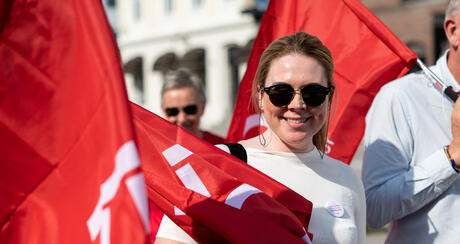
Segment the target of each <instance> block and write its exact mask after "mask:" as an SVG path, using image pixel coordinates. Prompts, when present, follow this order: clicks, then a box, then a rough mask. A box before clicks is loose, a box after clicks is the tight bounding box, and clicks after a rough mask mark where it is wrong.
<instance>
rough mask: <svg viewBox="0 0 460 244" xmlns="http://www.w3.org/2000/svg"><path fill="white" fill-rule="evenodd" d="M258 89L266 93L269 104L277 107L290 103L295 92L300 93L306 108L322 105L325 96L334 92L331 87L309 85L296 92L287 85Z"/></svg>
mask: <svg viewBox="0 0 460 244" xmlns="http://www.w3.org/2000/svg"><path fill="white" fill-rule="evenodd" d="M260 89H261V90H262V91H264V92H265V93H267V95H268V97H269V99H270V102H271V103H272V104H273V105H275V106H277V107H282V106H286V105H288V104H289V103H291V101H292V99H293V98H294V95H295V93H296V92H300V94H301V95H302V99H303V101H304V102H305V104H306V105H307V106H309V107H318V106H319V105H321V104H323V102H324V100H325V99H326V96H327V95H329V94H331V93H332V91H333V90H334V88H333V87H325V86H322V85H319V84H309V85H306V86H304V87H302V88H300V89H297V90H296V89H294V88H293V87H292V86H291V85H288V84H277V85H273V86H269V87H263V86H262V85H261V86H260Z"/></svg>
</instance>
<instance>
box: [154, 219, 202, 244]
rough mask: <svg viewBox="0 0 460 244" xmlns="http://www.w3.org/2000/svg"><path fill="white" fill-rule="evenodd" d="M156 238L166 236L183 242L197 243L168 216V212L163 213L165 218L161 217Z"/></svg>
mask: <svg viewBox="0 0 460 244" xmlns="http://www.w3.org/2000/svg"><path fill="white" fill-rule="evenodd" d="M156 238H165V239H170V240H175V241H180V242H183V243H197V242H196V241H195V240H193V238H192V237H190V236H189V235H188V234H187V233H186V232H185V231H183V230H182V229H181V228H180V227H179V226H178V225H176V224H175V223H174V222H173V221H172V220H171V219H170V218H168V216H166V214H165V215H163V219H161V223H160V228H159V229H158V233H157V235H156Z"/></svg>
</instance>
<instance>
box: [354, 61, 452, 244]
mask: <svg viewBox="0 0 460 244" xmlns="http://www.w3.org/2000/svg"><path fill="white" fill-rule="evenodd" d="M446 56H447V55H446V54H444V55H443V56H442V57H441V58H439V59H438V61H437V63H436V66H433V67H431V69H432V70H433V71H434V72H436V73H437V74H438V75H439V76H440V78H441V80H443V81H444V83H446V85H448V86H452V87H453V88H454V89H455V90H456V91H458V89H459V88H460V87H459V85H458V84H457V82H456V81H455V79H454V77H453V76H452V74H451V73H450V71H449V69H448V67H447V63H446ZM453 106H454V104H453V103H452V101H450V100H449V98H447V97H446V96H445V95H443V94H442V93H441V92H440V90H439V89H438V88H436V87H435V86H434V85H433V84H432V82H431V81H430V80H429V79H427V77H426V75H425V74H424V73H422V72H418V73H413V74H409V75H407V76H404V77H403V78H401V79H399V80H396V81H394V82H390V83H388V84H387V85H385V86H384V87H383V88H382V89H381V90H380V92H379V93H378V95H377V96H376V97H375V99H374V102H373V104H372V107H371V109H370V110H369V113H368V114H367V117H366V133H365V137H364V142H365V153H364V164H363V171H362V173H363V181H364V185H365V188H366V198H367V211H368V216H367V221H368V224H369V225H370V226H372V227H380V226H383V225H385V224H387V223H389V222H390V226H389V231H388V236H387V242H389V243H460V234H459V233H460V227H459V223H460V220H459V218H458V214H457V209H460V197H459V195H460V181H459V180H457V178H458V174H457V173H456V172H455V171H454V169H453V168H452V166H451V164H450V162H449V160H448V159H447V157H446V155H445V153H444V150H443V146H444V145H447V144H450V142H451V140H452V134H451V117H450V116H451V113H452V109H453Z"/></svg>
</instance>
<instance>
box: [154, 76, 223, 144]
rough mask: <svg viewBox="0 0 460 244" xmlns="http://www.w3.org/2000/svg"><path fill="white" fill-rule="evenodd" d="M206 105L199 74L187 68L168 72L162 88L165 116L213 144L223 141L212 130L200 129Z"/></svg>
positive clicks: (162, 103) (162, 107)
mask: <svg viewBox="0 0 460 244" xmlns="http://www.w3.org/2000/svg"><path fill="white" fill-rule="evenodd" d="M205 105H206V96H205V93H204V89H203V83H202V82H201V80H200V78H198V76H196V75H194V74H192V73H191V72H190V71H188V70H187V69H185V68H180V69H178V70H175V71H170V72H168V73H167V74H166V77H165V81H164V83H163V87H162V89H161V110H162V112H163V116H164V117H165V118H166V119H167V120H169V121H170V122H172V123H174V124H176V125H178V126H180V127H182V128H184V129H186V130H187V131H189V132H190V133H192V134H194V135H195V136H197V137H199V138H202V139H203V140H205V141H207V142H209V143H211V144H219V143H223V142H224V139H223V138H221V137H219V136H217V135H214V134H213V133H211V132H208V131H202V130H200V119H201V116H202V115H203V112H204V108H205Z"/></svg>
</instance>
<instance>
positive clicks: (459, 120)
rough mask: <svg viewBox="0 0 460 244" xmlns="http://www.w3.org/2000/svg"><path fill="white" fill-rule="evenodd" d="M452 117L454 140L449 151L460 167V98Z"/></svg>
mask: <svg viewBox="0 0 460 244" xmlns="http://www.w3.org/2000/svg"><path fill="white" fill-rule="evenodd" d="M451 119H452V137H453V139H452V142H451V143H450V145H449V153H450V156H451V157H452V159H453V160H454V161H455V164H456V167H457V168H460V99H457V101H456V102H455V106H454V110H453V111H452V115H451Z"/></svg>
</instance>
